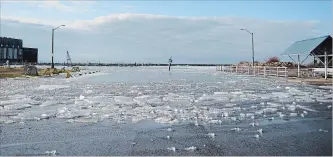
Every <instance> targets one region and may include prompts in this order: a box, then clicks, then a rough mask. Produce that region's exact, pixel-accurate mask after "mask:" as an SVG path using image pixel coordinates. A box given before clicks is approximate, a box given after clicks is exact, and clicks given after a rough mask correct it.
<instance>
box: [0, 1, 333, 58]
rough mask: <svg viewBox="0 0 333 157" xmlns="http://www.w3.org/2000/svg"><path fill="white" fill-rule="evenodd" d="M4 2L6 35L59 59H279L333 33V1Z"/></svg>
mask: <svg viewBox="0 0 333 157" xmlns="http://www.w3.org/2000/svg"><path fill="white" fill-rule="evenodd" d="M0 1H1V8H0V14H1V23H0V24H1V25H0V26H1V27H0V36H2V37H13V38H20V39H23V45H24V46H26V47H36V48H38V49H39V50H38V51H39V54H38V55H39V57H38V58H39V62H50V60H51V32H52V28H55V27H57V26H59V25H62V24H64V25H66V26H65V27H60V28H59V29H57V30H55V39H54V55H55V61H56V62H64V61H66V52H67V51H69V52H70V55H71V58H72V61H73V62H112V63H114V62H138V63H139V62H145V63H149V62H150V63H167V62H168V59H169V57H170V56H172V58H173V61H174V63H196V64H200V63H215V64H218V63H235V62H239V61H251V60H252V48H251V35H250V34H249V33H247V32H245V31H241V30H240V29H241V28H244V29H247V30H249V31H250V32H252V33H253V34H254V47H255V60H258V61H264V60H267V59H268V58H269V57H272V56H278V57H280V58H281V59H282V60H283V61H290V59H288V58H286V57H283V56H281V55H280V54H281V53H282V52H283V51H284V50H285V49H286V48H288V47H289V46H290V45H291V44H292V43H293V42H295V41H298V40H303V39H307V38H313V37H318V36H324V35H331V34H332V1H331V0H316V1H310V0H299V1H287V0H279V1H273V0H268V1H263V0H260V1H252V0H242V1H227V0H215V1H204V0H201V1H200V0H195V1H190V0H187V1H176V0H168V1H157V0H156V1H153V0H136V1H127V0H125V1H114V0H108V1H84V0H75V1H69V0H63V1H60V0H58V1H56V0H44V1H43V0H40V1H26V0H25V1H23V0H22V1H19V0H10V1H5V0H0Z"/></svg>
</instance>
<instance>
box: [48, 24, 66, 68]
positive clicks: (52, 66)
mask: <svg viewBox="0 0 333 157" xmlns="http://www.w3.org/2000/svg"><path fill="white" fill-rule="evenodd" d="M64 26H65V25H60V26H58V27H56V28H53V29H52V65H51V68H54V62H53V56H54V55H53V43H54V30H56V29H58V28H60V27H64Z"/></svg>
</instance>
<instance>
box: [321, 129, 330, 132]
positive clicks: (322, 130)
mask: <svg viewBox="0 0 333 157" xmlns="http://www.w3.org/2000/svg"><path fill="white" fill-rule="evenodd" d="M319 132H328V130H324V129H319Z"/></svg>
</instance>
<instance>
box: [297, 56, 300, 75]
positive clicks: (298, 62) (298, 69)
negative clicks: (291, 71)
mask: <svg viewBox="0 0 333 157" xmlns="http://www.w3.org/2000/svg"><path fill="white" fill-rule="evenodd" d="M299 64H300V60H299V54H297V77H299V74H300V65H299Z"/></svg>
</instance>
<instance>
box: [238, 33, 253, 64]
mask: <svg viewBox="0 0 333 157" xmlns="http://www.w3.org/2000/svg"><path fill="white" fill-rule="evenodd" d="M240 30H242V31H246V32H248V33H249V34H251V36H252V66H254V43H253V33H252V32H250V31H248V30H247V29H243V28H242V29H240Z"/></svg>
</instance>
